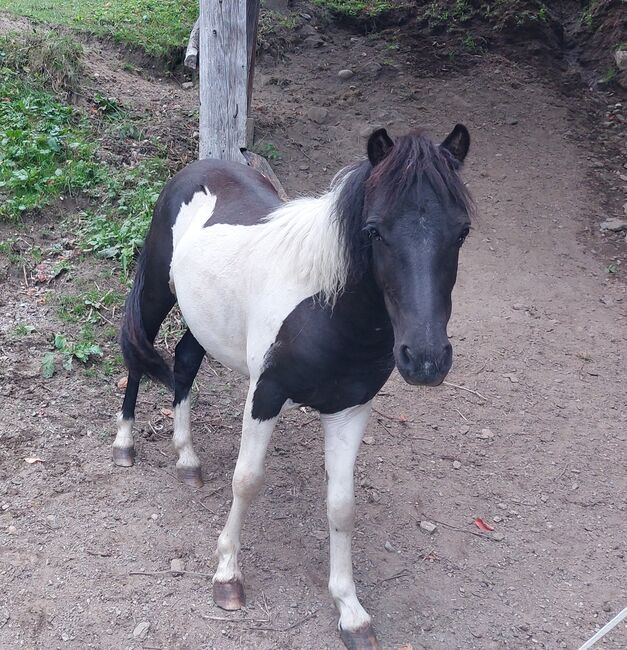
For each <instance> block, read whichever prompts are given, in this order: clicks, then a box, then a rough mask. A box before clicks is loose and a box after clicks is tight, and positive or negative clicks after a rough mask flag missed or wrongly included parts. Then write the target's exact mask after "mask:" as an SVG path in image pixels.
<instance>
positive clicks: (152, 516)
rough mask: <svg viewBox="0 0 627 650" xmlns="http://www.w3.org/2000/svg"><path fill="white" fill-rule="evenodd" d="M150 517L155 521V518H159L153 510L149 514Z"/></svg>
mask: <svg viewBox="0 0 627 650" xmlns="http://www.w3.org/2000/svg"><path fill="white" fill-rule="evenodd" d="M150 518H151V519H153V520H154V521H157V519H159V515H158V514H157V513H156V512H153V513H152V514H151V515H150Z"/></svg>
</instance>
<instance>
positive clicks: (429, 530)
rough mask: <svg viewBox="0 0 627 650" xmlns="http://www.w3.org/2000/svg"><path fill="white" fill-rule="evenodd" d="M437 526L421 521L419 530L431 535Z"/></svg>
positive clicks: (430, 522)
mask: <svg viewBox="0 0 627 650" xmlns="http://www.w3.org/2000/svg"><path fill="white" fill-rule="evenodd" d="M437 528H438V527H437V526H436V525H435V524H434V523H433V522H432V521H421V522H420V530H424V531H425V533H429V535H432V534H433V533H435V531H436V530H437Z"/></svg>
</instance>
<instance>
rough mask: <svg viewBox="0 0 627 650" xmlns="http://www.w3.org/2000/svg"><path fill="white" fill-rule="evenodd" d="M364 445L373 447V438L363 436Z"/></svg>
mask: <svg viewBox="0 0 627 650" xmlns="http://www.w3.org/2000/svg"><path fill="white" fill-rule="evenodd" d="M363 442H364V445H374V436H364V439H363Z"/></svg>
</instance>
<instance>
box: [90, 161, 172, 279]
mask: <svg viewBox="0 0 627 650" xmlns="http://www.w3.org/2000/svg"><path fill="white" fill-rule="evenodd" d="M167 174H168V171H167V168H166V166H165V162H164V161H163V160H160V159H158V158H154V159H151V160H147V161H144V162H143V163H141V164H139V165H138V166H137V167H135V168H134V169H132V170H129V171H127V172H126V173H125V174H123V175H117V176H113V177H112V178H111V179H110V180H109V182H108V183H107V184H106V187H105V189H104V192H103V196H102V199H103V201H104V203H103V204H102V205H101V207H100V209H99V210H98V211H96V212H89V213H87V214H86V215H85V218H84V222H83V224H82V226H81V227H80V233H81V236H82V246H83V249H84V250H86V251H91V252H94V253H96V254H97V255H99V256H100V257H105V258H111V259H118V260H120V262H121V264H122V273H123V274H124V275H125V276H126V275H128V272H129V269H130V265H131V262H132V261H133V258H134V257H135V254H136V253H137V251H138V250H139V249H140V247H141V245H142V243H143V241H144V237H145V235H146V231H147V230H148V226H149V224H150V219H151V217H152V209H153V207H154V204H155V202H156V200H157V198H158V197H159V192H160V191H161V187H162V186H163V183H164V182H165V180H166V178H167Z"/></svg>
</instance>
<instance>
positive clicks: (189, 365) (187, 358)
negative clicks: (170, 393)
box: [173, 330, 205, 487]
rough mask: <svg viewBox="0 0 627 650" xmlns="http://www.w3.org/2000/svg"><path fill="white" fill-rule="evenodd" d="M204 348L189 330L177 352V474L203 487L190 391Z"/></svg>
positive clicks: (188, 483) (175, 405)
mask: <svg viewBox="0 0 627 650" xmlns="http://www.w3.org/2000/svg"><path fill="white" fill-rule="evenodd" d="M204 356H205V350H204V349H203V347H202V346H201V345H200V343H198V341H197V340H196V339H195V338H194V336H193V334H192V333H191V332H190V331H189V330H187V331H186V332H185V334H184V335H183V338H182V339H181V340H180V341H179V342H178V344H177V346H176V350H175V353H174V404H173V405H174V437H173V442H174V448H175V449H176V451H177V453H178V460H177V462H176V474H177V476H178V477H179V479H180V480H181V481H183V483H186V484H187V485H191V486H192V487H202V474H201V470H200V460H199V459H198V456H197V455H196V452H195V451H194V448H193V446H192V433H191V423H190V411H191V405H190V396H189V393H190V390H191V388H192V384H193V383H194V378H195V377H196V374H197V373H198V368H200V364H201V363H202V360H203V357H204Z"/></svg>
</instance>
